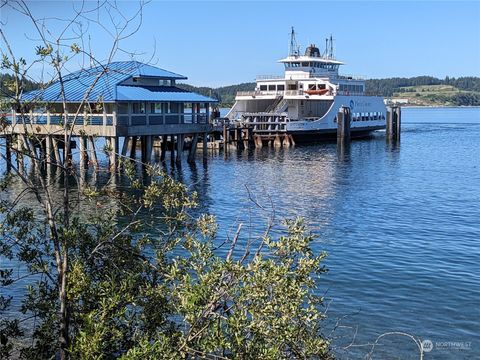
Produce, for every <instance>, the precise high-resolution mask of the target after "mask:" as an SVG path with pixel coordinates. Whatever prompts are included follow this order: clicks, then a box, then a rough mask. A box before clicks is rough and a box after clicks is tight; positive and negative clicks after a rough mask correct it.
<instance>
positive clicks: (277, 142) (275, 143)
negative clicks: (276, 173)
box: [273, 134, 282, 148]
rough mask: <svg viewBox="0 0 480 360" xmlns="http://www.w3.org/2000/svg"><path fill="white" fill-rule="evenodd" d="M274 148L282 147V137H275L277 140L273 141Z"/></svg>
mask: <svg viewBox="0 0 480 360" xmlns="http://www.w3.org/2000/svg"><path fill="white" fill-rule="evenodd" d="M273 146H274V147H276V148H279V147H282V141H281V140H280V136H279V135H278V134H276V135H275V140H274V141H273Z"/></svg>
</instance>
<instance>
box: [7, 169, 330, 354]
mask: <svg viewBox="0 0 480 360" xmlns="http://www.w3.org/2000/svg"><path fill="white" fill-rule="evenodd" d="M126 166H127V174H130V179H131V184H130V185H131V186H132V187H133V189H134V190H133V191H132V189H129V188H128V187H127V188H125V190H121V189H120V190H114V191H112V190H111V188H110V189H109V188H108V187H106V188H105V189H101V190H95V191H93V190H91V189H90V190H88V189H84V191H83V195H82V196H81V199H80V202H79V203H78V204H81V205H78V204H77V205H76V206H77V207H76V209H77V210H78V211H74V212H72V213H73V214H75V215H73V217H72V220H71V221H70V225H69V226H68V228H66V227H63V226H62V225H61V224H63V222H62V221H61V220H62V219H60V218H59V219H57V221H58V222H57V224H58V231H59V238H60V241H61V243H62V244H65V245H66V248H67V249H68V255H69V263H68V271H67V274H68V275H67V279H68V285H67V314H68V320H69V329H70V330H69V339H68V344H69V346H68V356H69V357H71V358H89V359H90V358H92V359H93V358H124V359H140V358H141V359H144V358H151V359H162V358H164V359H174V358H194V357H195V358H218V359H221V358H236V359H259V358H261V359H279V358H329V357H330V353H329V343H328V341H327V340H326V339H325V338H324V337H323V336H322V333H321V330H322V329H321V320H322V319H323V318H324V309H323V306H322V298H321V297H319V296H317V295H316V289H317V285H318V284H317V283H318V277H319V275H320V274H321V273H322V272H324V271H325V269H324V268H323V266H322V265H321V260H322V259H323V257H324V256H325V254H323V253H322V254H319V255H315V254H313V253H312V251H311V249H310V244H311V242H312V240H313V236H312V235H311V234H310V233H308V231H307V230H306V227H305V225H304V223H303V221H302V220H301V219H293V220H289V221H286V222H285V224H284V225H285V234H284V235H283V236H280V237H278V238H275V239H273V238H271V237H270V236H269V232H268V231H267V232H266V233H265V235H264V236H263V237H262V238H260V239H258V241H257V246H256V247H255V248H253V247H252V246H249V247H248V248H247V249H246V250H245V251H240V249H237V248H236V244H237V242H238V241H239V235H241V232H240V228H239V231H238V234H237V235H236V237H235V239H233V241H231V243H230V244H228V245H225V246H226V247H227V249H225V251H222V249H217V250H216V251H214V249H215V248H214V244H218V242H219V239H218V236H217V225H216V222H215V219H214V218H213V217H212V216H209V215H201V216H199V217H198V218H193V217H192V216H191V215H190V213H191V210H192V208H194V207H195V196H194V194H193V195H192V194H189V193H188V191H187V189H186V188H185V186H183V185H181V184H179V183H177V182H175V181H174V180H172V179H171V178H170V177H168V176H166V175H164V174H161V173H158V172H156V171H153V170H151V175H152V179H153V180H152V181H151V182H150V183H149V184H148V185H142V184H141V183H140V182H139V181H138V180H136V177H135V174H134V172H133V171H131V168H130V169H129V166H128V164H126ZM4 194H7V193H6V192H4ZM19 204H20V203H17V204H14V203H13V202H12V200H9V199H6V198H5V196H2V199H1V205H0V210H1V213H2V216H3V219H4V220H3V222H2V225H1V227H0V238H1V240H0V256H1V257H3V258H4V259H9V260H11V261H16V262H20V263H22V264H24V265H25V266H26V269H27V270H28V271H27V273H28V275H29V279H30V280H29V283H30V285H29V286H28V291H27V293H26V295H25V297H24V298H23V300H22V308H21V313H10V315H12V314H13V315H18V316H14V317H13V318H11V317H7V316H4V314H7V312H6V310H8V308H9V305H11V301H14V302H19V299H18V298H15V299H12V298H11V295H10V296H8V295H6V294H13V292H11V291H10V290H9V289H12V287H14V286H18V285H16V280H17V279H18V277H17V275H16V274H15V273H14V272H13V271H11V270H9V269H7V268H5V267H3V266H2V269H1V272H0V276H1V279H0V280H1V286H2V292H1V294H2V295H1V301H0V305H1V308H0V311H1V312H2V313H3V314H2V317H1V319H2V320H0V340H1V341H0V355H1V356H0V357H2V358H8V356H10V355H12V354H14V353H15V354H17V355H18V356H19V357H20V358H25V359H45V358H52V357H54V356H55V354H56V353H57V352H58V347H59V342H58V334H59V332H60V330H59V300H58V281H57V269H56V267H55V262H54V256H55V252H54V251H53V249H52V241H51V239H50V234H49V231H48V229H49V228H48V226H47V224H45V216H44V215H43V214H42V213H41V212H38V211H37V209H33V208H28V207H26V206H22V205H19ZM102 204H105V205H102ZM106 204H110V205H106ZM111 204H115V206H111ZM112 209H115V210H112ZM59 214H60V213H59ZM82 214H83V215H82ZM84 214H88V215H87V216H85V215H84ZM59 217H60V215H59ZM243 240H245V239H242V241H243ZM225 246H224V247H225ZM219 253H223V254H224V255H223V256H219V255H218V254H219ZM7 291H8V292H7ZM20 316H21V317H22V319H27V320H22V319H20V318H19V317H20ZM22 335H24V336H25V335H26V336H28V337H32V338H33V341H23V340H22Z"/></svg>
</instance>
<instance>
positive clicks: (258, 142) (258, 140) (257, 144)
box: [253, 135, 263, 149]
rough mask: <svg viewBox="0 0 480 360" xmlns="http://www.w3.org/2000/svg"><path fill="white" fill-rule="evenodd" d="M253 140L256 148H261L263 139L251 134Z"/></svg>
mask: <svg viewBox="0 0 480 360" xmlns="http://www.w3.org/2000/svg"><path fill="white" fill-rule="evenodd" d="M253 141H254V143H255V147H256V148H257V149H261V148H262V147H263V141H262V137H261V136H260V135H253Z"/></svg>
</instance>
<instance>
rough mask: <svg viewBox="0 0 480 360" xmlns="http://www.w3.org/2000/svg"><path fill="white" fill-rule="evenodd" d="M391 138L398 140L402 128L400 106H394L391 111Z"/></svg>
mask: <svg viewBox="0 0 480 360" xmlns="http://www.w3.org/2000/svg"><path fill="white" fill-rule="evenodd" d="M392 110H393V124H392V128H393V138H394V139H395V140H400V133H401V128H402V110H401V107H400V106H396V107H394V108H393V109H392Z"/></svg>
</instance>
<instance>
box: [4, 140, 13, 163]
mask: <svg viewBox="0 0 480 360" xmlns="http://www.w3.org/2000/svg"><path fill="white" fill-rule="evenodd" d="M11 148H12V136H11V135H7V136H6V137H5V157H6V158H7V171H10V168H11V165H12V149H11Z"/></svg>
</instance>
